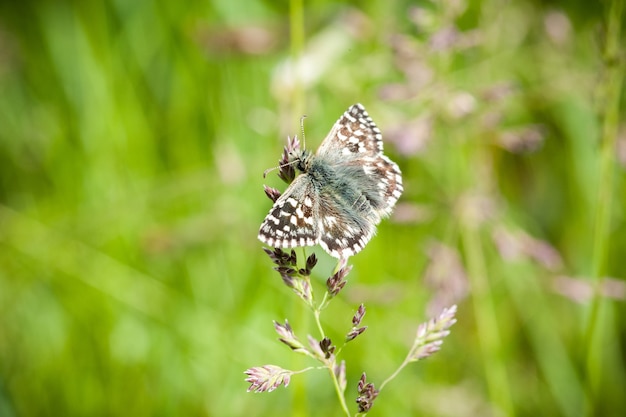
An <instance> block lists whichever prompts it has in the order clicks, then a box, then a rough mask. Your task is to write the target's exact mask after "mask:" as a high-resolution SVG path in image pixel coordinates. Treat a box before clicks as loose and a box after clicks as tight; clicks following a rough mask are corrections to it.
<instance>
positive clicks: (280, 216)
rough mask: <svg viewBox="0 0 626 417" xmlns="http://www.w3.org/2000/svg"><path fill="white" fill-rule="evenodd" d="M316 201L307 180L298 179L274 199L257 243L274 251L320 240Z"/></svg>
mask: <svg viewBox="0 0 626 417" xmlns="http://www.w3.org/2000/svg"><path fill="white" fill-rule="evenodd" d="M318 212H319V198H318V196H317V193H316V192H315V189H314V187H313V184H312V183H311V181H310V178H309V177H308V176H307V175H306V174H303V175H300V176H298V177H297V178H296V179H295V180H294V181H293V182H292V183H291V185H290V186H289V188H287V190H286V191H285V192H284V193H283V194H282V195H281V196H280V197H279V198H278V200H276V202H275V203H274V206H273V207H272V209H271V210H270V212H269V213H268V215H267V216H266V217H265V220H264V221H263V224H261V229H260V230H259V236H258V237H259V240H261V242H263V243H267V244H268V245H269V246H272V247H274V248H293V247H296V246H313V245H316V244H317V243H318V241H319V227H318V224H317V220H316V219H317V213H318Z"/></svg>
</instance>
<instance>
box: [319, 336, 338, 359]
mask: <svg viewBox="0 0 626 417" xmlns="http://www.w3.org/2000/svg"><path fill="white" fill-rule="evenodd" d="M320 348H321V349H322V352H324V358H326V359H328V358H330V356H331V355H332V354H333V353H335V346H333V344H332V341H331V340H330V339H329V338H328V337H325V338H323V339H322V340H321V341H320Z"/></svg>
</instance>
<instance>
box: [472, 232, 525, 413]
mask: <svg viewBox="0 0 626 417" xmlns="http://www.w3.org/2000/svg"><path fill="white" fill-rule="evenodd" d="M461 239H462V240H463V246H464V248H465V252H466V256H467V267H468V273H469V276H470V279H471V285H472V295H473V296H472V303H473V306H474V314H475V316H476V326H477V331H478V335H479V340H480V345H481V346H480V347H481V351H482V356H483V366H484V367H485V376H486V379H487V386H488V390H489V396H490V397H491V399H492V401H493V402H494V404H496V405H498V406H499V407H500V409H501V411H502V412H503V414H504V415H506V416H514V415H515V411H514V407H513V403H512V401H511V394H510V388H509V383H508V379H507V374H506V369H505V367H504V362H503V360H502V341H501V339H500V332H499V330H498V323H497V321H496V309H495V306H494V304H493V297H491V295H490V288H489V281H488V280H487V268H486V265H485V258H484V254H483V251H482V242H481V239H480V235H479V233H478V230H477V229H476V226H473V225H467V224H466V225H464V227H463V230H462V232H461Z"/></svg>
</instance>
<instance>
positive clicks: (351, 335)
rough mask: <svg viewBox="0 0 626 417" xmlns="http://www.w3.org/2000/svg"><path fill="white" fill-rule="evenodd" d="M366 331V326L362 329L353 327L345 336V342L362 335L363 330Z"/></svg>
mask: <svg viewBox="0 0 626 417" xmlns="http://www.w3.org/2000/svg"><path fill="white" fill-rule="evenodd" d="M366 329H367V326H364V327H358V328H357V327H353V328H352V329H351V330H350V331H349V332H348V334H347V335H346V342H350V341H352V340H354V339H356V337H357V336H358V335H360V334H361V333H363V332H364V331H365V330H366Z"/></svg>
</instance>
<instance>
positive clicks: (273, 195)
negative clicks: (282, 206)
mask: <svg viewBox="0 0 626 417" xmlns="http://www.w3.org/2000/svg"><path fill="white" fill-rule="evenodd" d="M263 190H264V191H265V195H266V196H267V197H268V198H269V199H270V200H272V202H273V203H275V202H276V200H278V198H279V197H280V195H281V193H280V191H278V190H277V189H276V188H272V187H268V186H267V185H263Z"/></svg>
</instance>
